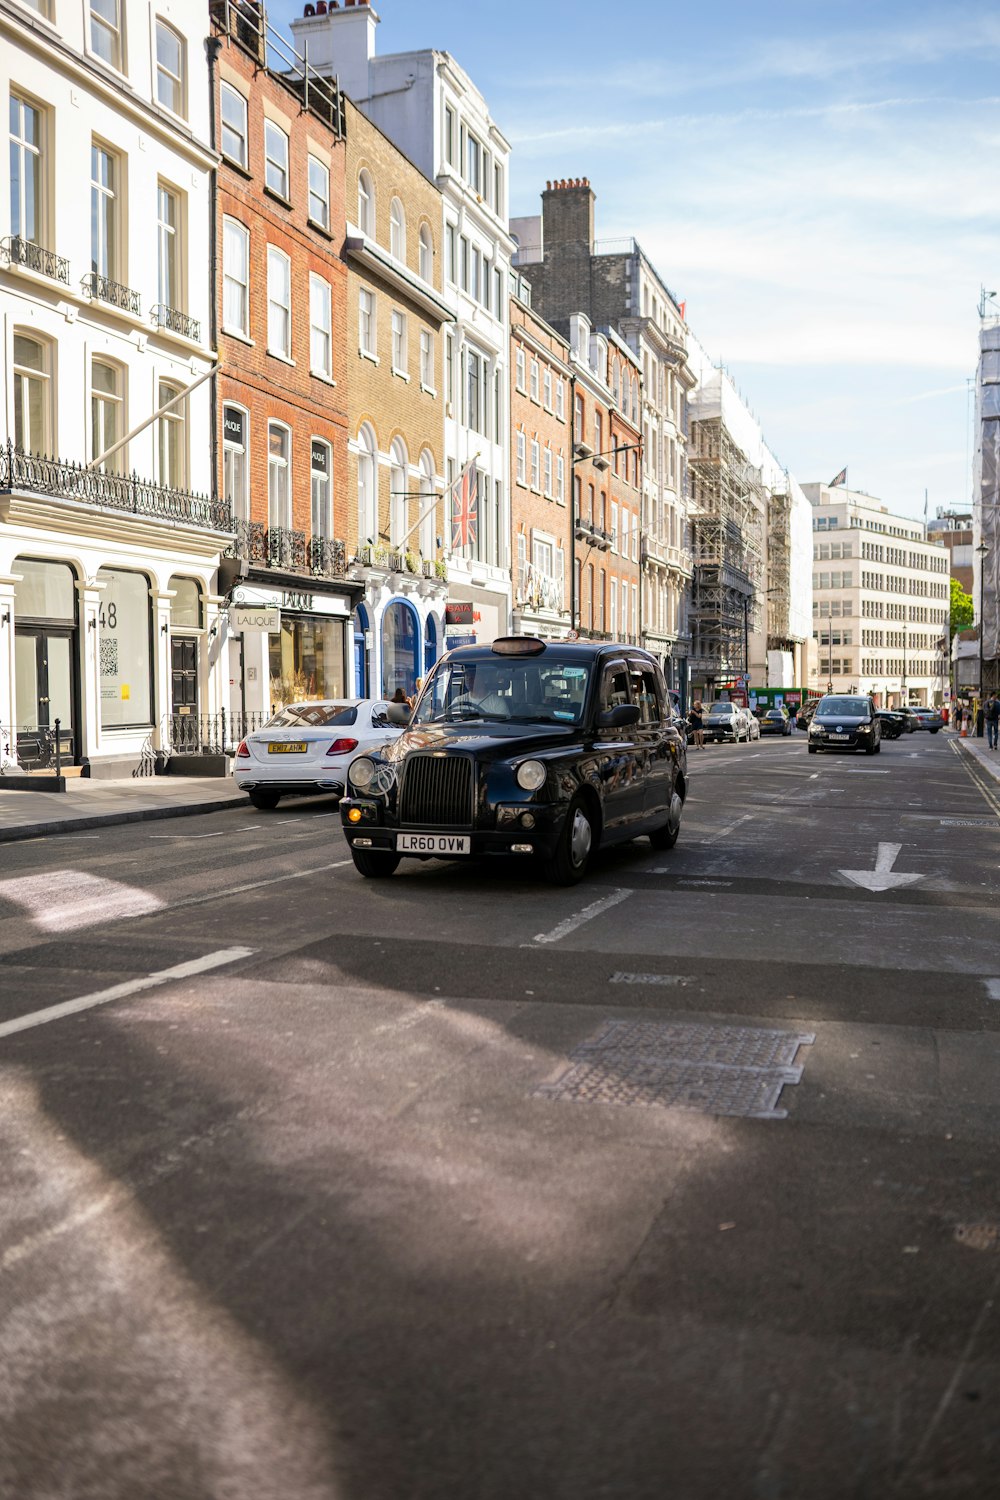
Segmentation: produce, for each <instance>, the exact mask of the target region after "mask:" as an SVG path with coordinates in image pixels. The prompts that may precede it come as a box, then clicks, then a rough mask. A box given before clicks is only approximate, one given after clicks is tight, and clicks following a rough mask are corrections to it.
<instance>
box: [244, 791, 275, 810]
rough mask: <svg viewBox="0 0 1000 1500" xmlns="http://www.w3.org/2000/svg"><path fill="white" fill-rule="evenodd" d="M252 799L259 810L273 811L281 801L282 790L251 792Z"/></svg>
mask: <svg viewBox="0 0 1000 1500" xmlns="http://www.w3.org/2000/svg"><path fill="white" fill-rule="evenodd" d="M250 801H251V802H252V803H253V805H254V807H256V808H257V809H258V811H259V812H273V811H274V809H275V808H276V807H277V805H278V803H279V802H280V801H281V793H280V792H251V793H250Z"/></svg>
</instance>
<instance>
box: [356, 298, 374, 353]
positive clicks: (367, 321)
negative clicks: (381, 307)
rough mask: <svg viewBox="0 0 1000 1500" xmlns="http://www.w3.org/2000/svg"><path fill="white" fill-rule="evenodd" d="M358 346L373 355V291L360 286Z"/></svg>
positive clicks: (362, 350) (363, 351)
mask: <svg viewBox="0 0 1000 1500" xmlns="http://www.w3.org/2000/svg"><path fill="white" fill-rule="evenodd" d="M358 347H359V348H360V350H361V352H362V353H363V354H370V355H372V357H374V356H375V353H376V349H375V293H374V292H369V291H368V290H367V288H366V287H362V288H361V289H360V291H359V292H358Z"/></svg>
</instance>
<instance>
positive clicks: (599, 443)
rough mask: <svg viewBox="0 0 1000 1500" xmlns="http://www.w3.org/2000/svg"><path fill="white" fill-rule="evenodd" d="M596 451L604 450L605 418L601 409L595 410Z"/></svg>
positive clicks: (601, 451)
mask: <svg viewBox="0 0 1000 1500" xmlns="http://www.w3.org/2000/svg"><path fill="white" fill-rule="evenodd" d="M594 452H595V453H603V452H604V418H603V417H602V416H601V413H600V412H599V411H595V412H594Z"/></svg>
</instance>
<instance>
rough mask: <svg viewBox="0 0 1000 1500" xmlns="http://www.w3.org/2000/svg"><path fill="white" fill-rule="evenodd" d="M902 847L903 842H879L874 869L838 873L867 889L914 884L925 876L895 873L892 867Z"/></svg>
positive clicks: (878, 889)
mask: <svg viewBox="0 0 1000 1500" xmlns="http://www.w3.org/2000/svg"><path fill="white" fill-rule="evenodd" d="M902 847H903V846H902V844H879V846H878V854H877V856H876V858H875V868H874V870H840V871H839V872H838V873H839V874H841V875H843V876H845V877H846V878H847V879H848V880H851V881H853V882H854V884H855V885H860V886H863V887H864V889H865V890H866V891H891V890H892V889H893V888H894V887H896V886H901V885H913V884H914V882H915V881H917V880H923V878H924V877H923V876H922V875H899V874H894V873H893V869H892V867H893V865H894V864H895V862H896V857H897V855H898V854H899V851H900V849H902Z"/></svg>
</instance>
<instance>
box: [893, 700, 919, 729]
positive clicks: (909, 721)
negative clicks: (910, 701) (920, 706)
mask: <svg viewBox="0 0 1000 1500" xmlns="http://www.w3.org/2000/svg"><path fill="white" fill-rule="evenodd" d="M893 713H894V714H900V715H901V717H902V720H903V733H904V734H913V733H915V732H916V730H918V729H919V728H920V720H919V719H918V717H917V710H916V709H915V708H910V707H909V706H908V705H906V704H901V705H900V706H899V708H894V709H893Z"/></svg>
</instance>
